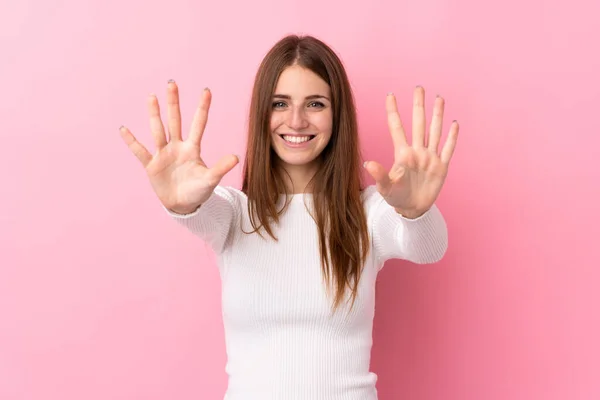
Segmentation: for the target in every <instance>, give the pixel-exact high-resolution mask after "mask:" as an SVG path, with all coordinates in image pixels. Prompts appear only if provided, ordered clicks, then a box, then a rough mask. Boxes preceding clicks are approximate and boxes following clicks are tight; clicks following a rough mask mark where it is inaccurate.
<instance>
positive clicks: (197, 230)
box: [163, 186, 239, 253]
mask: <svg viewBox="0 0 600 400" xmlns="http://www.w3.org/2000/svg"><path fill="white" fill-rule="evenodd" d="M163 208H164V207H163ZM164 209H165V211H166V212H167V214H169V215H170V216H171V217H172V218H173V219H174V220H175V221H176V222H177V223H179V224H180V225H182V226H184V227H185V228H187V229H188V230H189V231H190V232H192V233H193V234H194V235H196V236H198V237H199V238H200V239H202V240H204V241H205V242H206V243H207V244H208V245H210V247H211V248H212V249H213V251H215V252H216V253H222V252H223V251H224V250H225V249H226V248H227V246H228V245H229V244H230V243H231V236H232V234H233V231H234V229H233V228H234V226H235V225H236V221H237V220H238V219H237V217H238V216H239V199H238V196H236V193H235V190H234V189H231V188H225V187H222V186H217V187H216V188H215V190H214V191H213V193H212V194H211V196H210V197H209V198H208V200H207V201H206V202H205V203H204V204H202V205H201V206H200V207H199V208H198V209H197V210H196V211H194V212H192V213H190V214H177V213H174V212H172V211H171V210H168V209H167V208H164Z"/></svg>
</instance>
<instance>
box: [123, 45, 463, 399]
mask: <svg viewBox="0 0 600 400" xmlns="http://www.w3.org/2000/svg"><path fill="white" fill-rule="evenodd" d="M210 101H211V92H210V90H208V89H206V90H204V92H203V93H202V96H201V99H200V105H199V107H198V108H197V111H196V113H195V116H194V119H193V123H192V127H191V129H190V132H189V135H188V137H187V138H185V139H184V138H183V137H182V133H181V131H182V127H181V117H180V109H179V100H178V88H177V85H176V83H175V82H173V81H169V84H168V89H167V103H168V105H167V107H168V110H167V111H168V139H167V136H166V134H165V128H164V127H163V124H162V122H161V119H160V114H159V107H158V102H157V99H156V97H154V96H151V97H150V99H149V112H150V126H151V132H152V136H153V138H154V141H155V144H156V147H157V151H156V153H155V154H154V155H152V154H150V153H149V152H148V151H147V150H146V149H145V148H144V147H143V146H142V145H141V144H140V143H139V142H138V141H137V140H136V139H135V137H134V136H133V135H132V133H131V132H130V131H129V130H128V129H127V128H125V127H122V128H121V134H122V137H123V139H124V141H125V143H126V144H127V145H128V146H129V147H130V149H131V151H132V152H133V153H134V154H135V155H136V157H137V158H138V159H139V160H140V161H141V163H142V164H143V166H144V168H145V170H146V172H147V175H148V177H149V179H150V183H151V185H152V187H153V189H154V191H155V192H156V195H157V196H158V198H159V200H160V201H161V203H162V205H163V206H164V207H165V210H166V212H168V213H169V214H170V215H171V216H172V218H173V219H174V220H175V221H177V222H178V223H180V224H182V225H183V226H185V227H186V228H187V229H189V230H190V231H191V232H193V233H194V234H196V235H198V236H199V237H200V238H201V239H202V240H204V241H205V242H207V243H208V244H210V246H211V247H212V249H213V250H214V252H215V253H216V254H217V256H218V267H219V272H220V276H221V281H222V307H223V320H224V326H225V335H226V348H227V355H228V362H227V366H226V372H227V373H228V375H229V384H228V389H227V393H226V395H225V398H226V399H227V400H269V399H284V400H293V399H299V400H300V399H302V400H320V399H322V400H374V399H376V398H377V391H376V388H375V383H376V380H377V377H376V375H375V374H374V373H372V372H370V370H369V363H370V355H371V344H372V326H373V315H374V307H375V304H374V300H375V279H376V277H377V273H378V272H379V271H380V270H381V268H382V266H383V264H384V262H385V261H386V260H389V259H392V258H399V259H405V260H409V261H411V262H414V263H433V262H436V261H438V260H440V259H441V258H442V256H443V255H444V253H445V251H446V247H447V229H446V224H445V221H444V218H443V216H442V214H441V213H440V211H439V209H438V208H437V207H436V205H435V200H436V198H437V197H438V194H439V193H440V190H441V188H442V185H443V183H444V180H445V177H446V174H447V171H448V164H449V162H450V159H451V157H452V153H453V151H454V148H455V145H456V139H457V135H458V124H457V123H456V121H455V122H453V123H452V125H451V128H450V133H449V135H448V138H447V140H446V142H445V143H444V145H443V146H442V147H441V149H440V138H441V136H442V135H441V130H442V115H443V109H444V101H443V99H442V98H441V97H437V98H436V100H435V106H434V115H433V119H432V123H431V126H430V130H429V135H426V121H425V109H424V90H423V88H421V87H417V88H416V89H415V92H414V109H413V127H412V128H413V129H412V143H411V145H409V144H408V143H407V139H406V136H405V132H404V128H403V126H402V123H401V120H400V117H399V115H398V112H397V106H396V100H395V97H394V95H393V94H388V95H387V98H386V108H387V115H388V123H389V129H390V132H391V135H392V141H393V149H394V160H395V161H394V164H393V167H392V168H391V170H390V171H386V170H385V169H384V168H383V167H382V166H381V165H380V164H378V163H377V162H375V161H368V162H366V163H364V168H366V170H367V171H368V172H369V173H370V174H371V176H372V177H373V178H374V180H375V182H376V185H371V186H368V187H366V188H365V187H364V186H363V185H362V183H361V178H360V177H361V174H360V168H361V166H362V165H363V164H362V163H361V160H360V151H359V137H358V132H357V121H356V113H355V105H354V100H353V96H352V92H351V89H350V85H349V82H348V78H347V76H346V72H345V71H344V68H343V65H342V63H341V61H340V60H339V58H338V57H337V56H336V54H335V53H334V52H333V51H332V50H331V49H330V48H329V47H328V46H327V45H326V44H324V43H323V42H321V41H320V40H318V39H316V38H313V37H310V36H304V37H298V36H288V37H285V38H283V39H282V40H280V41H279V42H278V43H276V44H275V46H274V47H273V48H272V49H271V50H270V51H269V53H268V54H267V55H266V57H265V58H264V60H263V62H262V64H261V65H260V68H259V70H258V73H257V75H256V80H255V84H254V90H253V93H252V100H251V107H250V119H249V132H248V148H247V151H246V156H245V164H244V173H243V183H242V188H241V190H238V189H235V188H232V187H224V186H221V185H219V182H220V181H221V179H222V177H223V176H224V175H225V174H226V173H227V172H229V171H230V170H231V169H232V168H233V167H234V166H235V165H236V164H237V163H238V158H237V157H235V156H233V155H229V156H225V157H223V158H222V159H221V160H220V161H219V162H217V163H216V164H215V165H213V166H212V167H208V166H207V165H206V164H205V163H204V161H202V157H201V150H204V149H201V141H202V135H203V133H204V129H205V126H206V122H207V117H208V111H209V106H210Z"/></svg>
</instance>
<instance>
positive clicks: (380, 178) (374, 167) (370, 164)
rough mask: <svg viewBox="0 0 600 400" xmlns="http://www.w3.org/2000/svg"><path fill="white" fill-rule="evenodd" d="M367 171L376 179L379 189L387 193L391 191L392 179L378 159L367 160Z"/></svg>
mask: <svg viewBox="0 0 600 400" xmlns="http://www.w3.org/2000/svg"><path fill="white" fill-rule="evenodd" d="M364 167H365V169H366V170H367V172H368V173H369V174H370V175H371V176H372V177H373V179H375V183H376V184H377V190H379V192H380V193H387V192H388V191H389V188H390V185H391V181H390V176H389V175H388V172H387V171H386V170H385V168H383V166H382V165H381V164H379V163H378V162H376V161H367V162H365V164H364Z"/></svg>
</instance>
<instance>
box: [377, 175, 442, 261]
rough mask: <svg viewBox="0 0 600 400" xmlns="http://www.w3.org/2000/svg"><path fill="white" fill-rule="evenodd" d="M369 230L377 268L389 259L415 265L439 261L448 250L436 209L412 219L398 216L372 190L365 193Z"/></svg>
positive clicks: (440, 215)
mask: <svg viewBox="0 0 600 400" xmlns="http://www.w3.org/2000/svg"><path fill="white" fill-rule="evenodd" d="M368 190H369V191H370V192H371V193H370V194H369V197H370V199H368V203H367V204H368V207H369V210H368V213H369V214H370V224H371V226H370V230H371V235H372V240H373V249H374V251H375V256H376V258H377V261H378V265H379V266H380V268H381V267H383V263H384V262H385V261H387V260H389V259H393V258H396V259H402V260H407V261H410V262H413V263H415V264H431V263H435V262H437V261H440V260H441V259H442V257H443V256H444V254H445V253H446V249H447V248H448V229H447V226H446V221H445V220H444V217H443V215H442V213H441V212H440V210H439V208H438V207H437V205H435V204H434V205H433V206H432V207H431V208H430V209H429V210H428V211H427V212H425V214H423V215H421V216H420V217H418V218H415V219H409V218H405V217H403V216H402V215H400V214H398V213H397V212H396V210H394V208H393V207H392V206H390V205H389V204H388V203H387V202H386V201H385V200H384V199H383V197H382V196H381V194H380V193H379V192H377V190H376V189H375V187H370V188H369V189H368Z"/></svg>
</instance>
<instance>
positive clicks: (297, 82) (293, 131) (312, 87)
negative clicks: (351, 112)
mask: <svg viewBox="0 0 600 400" xmlns="http://www.w3.org/2000/svg"><path fill="white" fill-rule="evenodd" d="M272 100H273V101H272V109H273V112H272V115H271V135H272V145H273V149H274V150H275V153H276V154H277V155H278V156H279V158H280V159H281V161H282V162H283V166H284V168H285V166H286V165H287V166H303V165H306V166H309V165H310V164H312V163H314V162H315V160H316V159H317V157H318V156H319V155H320V154H321V152H322V151H323V149H324V148H325V146H326V145H327V143H328V142H329V139H330V138H331V129H332V124H333V112H332V109H331V91H330V88H329V85H328V84H327V83H326V82H325V81H324V80H322V79H321V78H320V77H319V76H318V75H317V74H315V73H314V72H312V71H311V70H309V69H306V68H303V67H300V66H298V65H293V66H290V67H288V68H286V69H285V70H284V71H283V72H282V73H281V76H280V77H279V80H278V81H277V86H276V88H275V94H274V95H273V99H272Z"/></svg>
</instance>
